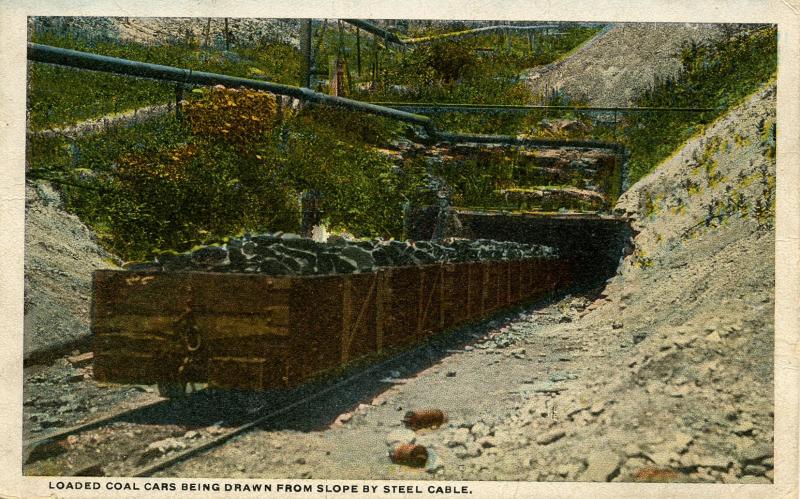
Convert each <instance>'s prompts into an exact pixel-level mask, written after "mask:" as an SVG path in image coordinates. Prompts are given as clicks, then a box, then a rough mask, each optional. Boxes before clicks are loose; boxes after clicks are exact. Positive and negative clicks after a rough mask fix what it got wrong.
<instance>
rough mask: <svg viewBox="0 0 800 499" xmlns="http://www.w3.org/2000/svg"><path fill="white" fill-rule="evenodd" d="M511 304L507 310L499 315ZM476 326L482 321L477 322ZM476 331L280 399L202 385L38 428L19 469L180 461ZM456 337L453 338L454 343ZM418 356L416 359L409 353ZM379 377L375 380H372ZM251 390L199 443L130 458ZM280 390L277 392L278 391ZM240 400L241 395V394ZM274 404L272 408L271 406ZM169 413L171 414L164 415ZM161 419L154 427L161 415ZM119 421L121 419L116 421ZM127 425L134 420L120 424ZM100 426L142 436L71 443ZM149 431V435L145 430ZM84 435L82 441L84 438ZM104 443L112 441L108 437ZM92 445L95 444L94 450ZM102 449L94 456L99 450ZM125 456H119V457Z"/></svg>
mask: <svg viewBox="0 0 800 499" xmlns="http://www.w3.org/2000/svg"><path fill="white" fill-rule="evenodd" d="M507 313H508V312H504V313H503V315H505V314H507ZM491 319H492V318H487V321H485V322H484V326H483V327H487V326H486V325H485V324H486V323H488V322H489V321H490V320H491ZM478 327H480V326H478ZM480 336H481V334H476V332H475V326H472V327H469V328H460V331H455V332H454V334H451V335H449V336H448V337H447V338H441V339H436V340H433V341H432V342H431V343H427V344H421V345H417V346H415V347H414V348H412V349H410V350H406V351H404V352H401V353H399V354H398V355H395V356H393V357H391V358H389V359H386V360H384V361H383V362H380V363H378V364H374V365H370V366H368V367H363V368H355V370H354V371H353V372H350V373H347V374H345V375H343V377H341V378H338V379H334V380H329V381H321V382H318V383H316V384H311V385H304V386H302V387H299V388H297V389H294V390H292V391H291V392H289V393H288V394H284V395H285V396H284V397H283V400H280V401H275V402H274V403H273V404H272V405H270V407H267V404H270V401H269V399H270V398H271V396H272V397H274V396H275V394H274V393H269V392H265V393H257V392H251V393H247V394H245V393H241V392H219V393H218V394H217V395H216V396H215V395H214V393H215V392H213V391H209V392H208V393H207V394H204V392H205V391H199V392H197V393H196V394H193V395H191V396H189V397H187V398H186V399H164V400H159V401H156V402H152V403H147V404H143V405H141V406H137V407H134V408H132V409H126V410H122V411H118V412H115V413H112V414H109V415H107V416H105V417H102V418H98V419H95V420H92V421H89V422H86V423H83V424H80V425H76V426H73V427H70V428H66V429H64V430H61V431H58V432H55V433H51V434H49V435H45V436H42V437H40V438H37V439H32V440H29V441H27V442H24V444H23V448H24V449H25V451H26V452H25V456H26V460H25V463H26V464H25V466H24V470H23V471H24V474H28V475H38V474H49V475H60V476H130V477H147V476H153V475H154V474H156V473H158V472H160V471H163V470H165V469H167V468H169V467H171V466H173V465H175V464H177V463H180V462H183V461H186V460H188V459H191V458H192V457H194V456H197V455H198V454H201V453H204V452H206V451H208V450H211V449H213V448H215V447H219V446H221V445H223V444H224V443H225V442H227V441H229V440H230V439H232V438H234V437H236V436H239V435H242V434H244V433H246V432H249V431H252V430H255V429H258V428H259V427H262V426H265V425H266V424H268V423H269V422H270V421H272V420H275V419H278V418H279V417H281V416H285V415H287V414H288V413H290V412H291V411H294V410H296V409H298V408H302V407H304V406H306V407H310V405H309V404H310V403H311V402H315V401H318V400H319V399H322V398H324V397H325V396H326V395H328V394H331V393H332V392H336V391H337V390H342V389H345V388H348V387H351V386H352V385H356V384H357V383H358V382H359V381H361V380H362V379H363V378H365V377H368V376H369V375H371V374H374V373H376V372H380V371H384V372H386V371H389V370H392V369H395V370H406V371H408V370H414V369H415V367H414V366H415V365H418V364H426V365H427V364H430V363H431V362H433V361H435V360H436V359H437V358H440V357H442V356H445V355H451V354H453V353H455V352H459V351H460V348H459V347H460V346H463V344H465V342H469V341H472V340H474V339H475V338H477V337H480ZM454 343H455V344H457V345H458V346H456V347H455V348H454ZM409 359H416V360H409ZM372 380H373V385H376V384H377V385H380V386H382V387H384V386H385V385H386V384H391V383H392V380H381V379H379V378H377V377H374V376H373V378H372ZM376 380H377V381H376ZM242 396H245V397H246V396H249V397H252V398H253V399H255V401H256V404H252V400H251V405H254V406H253V407H249V408H239V409H240V410H234V411H233V412H234V413H233V414H230V415H228V416H227V418H224V419H222V420H218V421H216V422H215V423H214V424H212V425H209V426H210V427H216V428H219V433H218V434H215V435H209V436H207V437H205V438H202V441H199V442H197V443H196V444H192V445H188V446H186V447H185V448H182V449H179V450H176V451H172V452H168V453H165V454H164V455H163V456H157V457H155V458H153V459H151V460H149V461H147V462H144V463H139V464H132V463H130V461H131V460H132V459H133V460H134V461H135V459H136V457H137V456H138V457H140V458H141V457H146V456H147V452H148V451H147V449H148V445H150V444H153V443H155V442H157V441H160V440H163V439H165V437H166V438H167V439H169V436H170V435H171V436H175V435H176V433H177V434H180V433H183V432H185V431H193V430H191V428H192V427H193V426H195V427H196V426H197V422H194V423H192V422H188V423H187V421H185V420H184V417H188V416H189V415H191V414H192V413H193V412H194V411H195V410H196V409H197V408H198V407H202V408H203V409H205V410H208V407H204V406H203V404H206V405H208V404H214V405H216V407H215V408H214V409H216V412H215V410H213V409H212V410H211V411H210V412H211V413H210V414H208V415H206V416H205V417H204V418H202V419H205V420H207V421H211V420H213V419H216V418H217V417H219V416H220V414H219V413H220V412H230V406H231V403H234V404H235V403H236V402H237V400H238V399H237V397H239V398H241V397H242ZM195 398H207V400H200V401H199V402H196V401H193V399H195ZM278 398H280V397H278ZM239 401H240V400H239ZM276 407H277V408H276ZM167 414H171V416H165V415H167ZM165 419H166V420H167V421H166V423H174V424H172V425H170V424H162V425H161V427H159V423H165V421H164V420H165ZM119 425H123V426H119ZM125 425H131V426H127V427H126V426H125ZM137 430H140V431H141V434H142V436H141V437H140V438H137V435H136V433H135V432H136V431H137ZM103 432H105V433H106V434H108V435H114V434H119V433H128V434H130V433H132V432H134V438H133V440H139V441H138V442H137V445H136V446H135V448H132V449H130V450H128V451H126V452H125V453H124V454H123V455H121V456H116V457H120V458H122V459H121V460H120V459H113V457H112V458H109V456H107V455H104V452H103V449H101V447H102V446H103V442H102V438H100V439H99V440H100V446H98V447H94V446H91V445H90V446H84V447H83V448H79V449H75V448H74V447H75V446H74V444H71V443H70V441H71V440H72V438H71V437H73V438H74V439H78V438H81V439H84V440H92V441H93V439H94V438H95V437H97V435H98V433H103ZM145 433H149V434H150V435H149V437H148V436H147V435H144V434H145ZM84 443H85V442H84ZM129 443H130V442H127V443H125V442H123V443H122V444H119V442H113V441H112V442H110V445H111V446H114V445H118V444H119V445H123V446H125V445H128V444H129ZM105 447H106V448H108V447H109V445H108V444H105ZM93 451H94V452H93ZM98 454H99V456H98ZM120 461H122V462H120Z"/></svg>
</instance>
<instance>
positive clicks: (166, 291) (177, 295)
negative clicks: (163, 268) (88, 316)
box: [92, 270, 189, 317]
mask: <svg viewBox="0 0 800 499" xmlns="http://www.w3.org/2000/svg"><path fill="white" fill-rule="evenodd" d="M188 275H189V274H183V273H163V272H158V273H154V272H150V273H147V272H131V271H120V270H97V271H95V272H94V279H93V290H92V291H93V292H92V297H93V300H94V311H95V316H96V317H103V316H106V315H116V314H118V313H119V314H135V313H142V314H148V313H149V314H163V315H169V314H171V313H181V312H183V310H184V309H185V307H186V301H187V299H188V298H189V294H188V291H189V289H188V281H187V276H188Z"/></svg>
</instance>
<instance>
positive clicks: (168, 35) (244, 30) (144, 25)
mask: <svg viewBox="0 0 800 499" xmlns="http://www.w3.org/2000/svg"><path fill="white" fill-rule="evenodd" d="M31 23H32V26H31V27H34V28H35V29H37V30H39V31H51V32H54V33H57V34H59V35H61V36H63V35H69V36H77V37H85V38H89V39H92V38H103V39H111V40H119V41H134V42H139V43H147V44H159V43H175V42H194V43H198V44H203V45H205V46H216V47H220V48H221V47H224V46H225V36H226V27H227V34H228V40H229V42H230V43H232V44H236V43H246V44H253V43H258V42H261V41H265V42H281V43H288V44H292V45H297V44H298V43H299V42H298V39H297V37H298V33H299V21H298V20H296V19H243V18H228V19H226V18H223V17H214V18H211V17H186V18H181V17H175V18H171V17H39V18H31Z"/></svg>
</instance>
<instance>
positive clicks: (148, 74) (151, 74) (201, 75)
mask: <svg viewBox="0 0 800 499" xmlns="http://www.w3.org/2000/svg"><path fill="white" fill-rule="evenodd" d="M28 60H30V61H34V62H41V63H46V64H57V65H59V66H67V67H72V68H77V69H85V70H89V71H101V72H106V73H114V74H121V75H126V76H133V77H138V78H149V79H154V80H161V81H172V82H175V83H178V84H185V85H204V86H213V85H224V86H226V87H232V88H235V87H244V88H251V89H253V90H264V91H267V92H272V93H274V94H278V95H286V96H289V97H294V98H296V99H298V100H301V101H305V102H312V103H317V104H326V105H330V106H337V107H342V108H345V109H351V110H353V111H360V112H365V113H369V114H374V115H376V116H383V117H386V118H390V119H394V120H398V121H403V122H406V123H411V124H413V125H418V126H422V127H424V129H425V131H426V132H427V133H428V134H429V136H430V138H431V139H433V140H435V141H440V142H478V143H493V144H524V145H526V146H529V147H552V148H562V147H574V148H591V149H610V150H614V151H621V150H622V146H621V145H620V144H616V143H611V142H597V141H578V140H555V139H520V138H517V137H511V136H506V135H472V134H458V133H449V132H444V131H441V130H438V129H437V128H436V126H435V124H434V122H433V120H432V119H431V118H429V117H427V116H422V115H419V114H414V113H409V112H406V111H401V110H399V109H393V108H391V107H387V106H380V105H377V104H371V103H369V102H363V101H357V100H353V99H347V98H344V97H336V96H332V95H327V94H323V93H320V92H314V91H313V90H310V89H308V88H303V87H296V86H292V85H283V84H280V83H273V82H269V81H263V80H253V79H250V78H241V77H238V76H229V75H223V74H218V73H207V72H204V71H193V70H191V69H185V68H177V67H173V66H163V65H161V64H151V63H148V62H141V61H132V60H129V59H121V58H118V57H109V56H104V55H98V54H92V53H88V52H80V51H77V50H70V49H64V48H59V47H51V46H49V45H41V44H38V43H28Z"/></svg>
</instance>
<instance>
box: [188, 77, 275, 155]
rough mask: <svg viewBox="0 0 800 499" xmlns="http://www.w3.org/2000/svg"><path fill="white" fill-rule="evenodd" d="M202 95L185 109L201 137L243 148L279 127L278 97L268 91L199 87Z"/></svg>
mask: <svg viewBox="0 0 800 499" xmlns="http://www.w3.org/2000/svg"><path fill="white" fill-rule="evenodd" d="M194 93H195V94H196V95H199V96H200V98H197V99H192V100H190V101H189V102H188V103H187V104H186V105H185V106H183V109H182V110H183V112H185V113H186V117H187V118H188V120H189V123H190V125H191V128H192V133H193V134H194V135H195V136H198V137H206V138H207V139H209V140H212V141H222V142H224V143H226V144H230V145H232V146H234V147H239V148H240V149H241V150H242V151H245V150H247V148H248V146H249V144H250V143H252V142H255V141H258V140H259V139H260V138H261V137H263V136H264V135H265V134H266V133H267V132H269V131H270V130H272V129H273V128H275V125H276V121H277V117H278V105H277V99H276V98H275V96H274V95H272V94H270V93H267V92H256V91H253V90H247V89H235V88H225V87H223V86H221V85H218V86H216V87H214V88H213V89H210V90H209V89H195V90H194Z"/></svg>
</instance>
